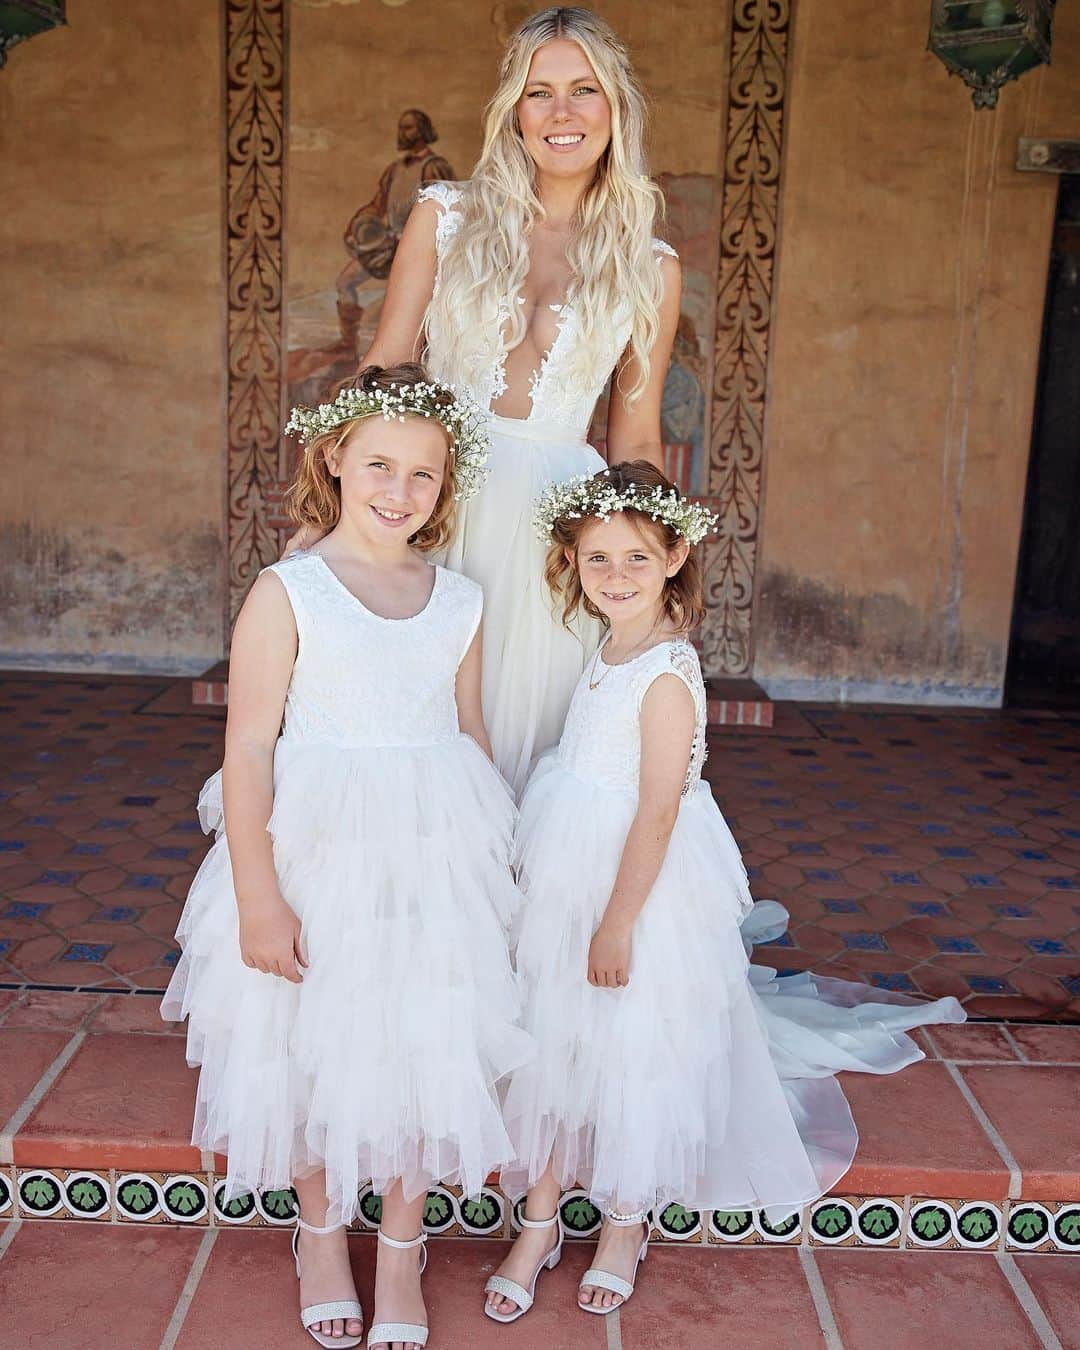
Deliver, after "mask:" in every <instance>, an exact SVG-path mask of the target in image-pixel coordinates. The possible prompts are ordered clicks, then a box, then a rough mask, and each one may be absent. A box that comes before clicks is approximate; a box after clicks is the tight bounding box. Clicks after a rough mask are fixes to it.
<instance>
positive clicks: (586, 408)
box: [419, 182, 677, 436]
mask: <svg viewBox="0 0 1080 1350" xmlns="http://www.w3.org/2000/svg"><path fill="white" fill-rule="evenodd" d="M463 195H464V194H463V192H462V189H461V188H460V187H459V186H458V185H457V184H456V183H447V182H438V183H429V184H428V185H427V187H425V188H423V189H422V191H421V192H420V196H419V200H420V201H433V202H435V203H437V205H438V207H439V218H438V224H437V226H436V231H435V252H436V255H437V257H438V259H439V262H440V264H441V261H442V258H443V256H444V254H445V251H446V245H447V243H448V241H449V240H450V239H451V238H452V237H453V236H454V234H455V233H456V232H457V230H458V228H459V226H460V225H461V221H462V215H461V210H460V205H459V204H460V202H461V199H462V196H463ZM653 251H654V253H655V255H656V257H657V259H659V258H660V257H662V256H663V255H664V254H670V255H671V256H672V257H675V256H677V255H676V254H675V250H674V249H673V248H672V247H671V246H670V244H665V243H664V242H663V240H660V239H654V240H653ZM436 286H438V278H436ZM551 308H552V309H553V310H554V311H555V312H556V313H557V314H558V316H559V317H558V331H557V334H556V337H555V341H554V343H553V344H552V346H551V347H550V349H549V350H548V352H547V354H546V356H545V357H544V359H543V361H542V362H541V364H540V367H539V369H538V370H535V371H534V372H533V374H532V376H531V379H530V382H529V383H530V391H531V393H532V407H531V409H530V412H529V416H528V418H527V419H526V420H528V421H530V422H544V423H547V424H549V425H552V426H559V427H566V428H567V429H569V430H572V431H573V432H574V433H575V434H576V435H578V436H584V434H585V432H586V431H587V429H588V426H589V422H590V421H591V419H592V415H593V409H594V408H595V407H596V404H597V400H598V399H599V398H600V395H601V394H602V393H603V390H604V385H605V384H606V383H607V380H608V377H609V376H610V374H611V372H612V371H613V370H614V369H615V367H616V365H617V364H618V361H619V358H620V357H621V356H622V354H623V351H624V350H625V349H626V344H627V342H628V341H629V340H630V328H631V321H632V317H633V316H632V314H631V312H630V307H629V305H627V304H623V305H621V306H620V307H619V309H618V311H617V312H616V313H615V314H613V315H612V317H611V322H610V323H609V324H605V325H603V326H602V327H601V328H600V329H599V330H598V331H596V332H595V333H594V335H593V337H592V341H594V342H597V343H600V344H602V348H603V349H602V351H598V352H595V353H593V354H592V355H593V356H594V359H593V360H591V361H584V360H583V359H582V344H583V342H584V341H585V338H584V334H583V333H582V329H581V323H580V317H579V314H578V311H577V309H576V307H575V305H574V302H573V301H572V300H571V301H570V302H569V303H567V304H564V305H552V306H551ZM509 317H510V299H509V298H508V299H507V300H505V301H504V302H503V303H502V304H501V305H500V307H499V315H498V318H499V325H498V331H497V332H495V333H493V335H492V344H491V347H492V350H491V363H490V366H489V367H488V368H487V370H485V371H484V373H483V375H482V376H480V377H478V378H477V379H475V380H474V382H473V384H472V385H471V387H470V389H469V393H470V394H471V395H472V397H473V398H474V399H475V400H476V402H477V403H479V404H480V406H481V407H482V408H490V407H491V405H492V404H493V403H494V402H495V400H496V399H498V398H500V397H501V396H502V395H503V394H504V393H505V392H506V369H505V367H506V350H505V348H504V345H503V342H502V336H501V334H502V329H503V327H504V325H505V323H506V321H507V320H508V319H509ZM430 348H431V350H430V353H429V361H430V363H431V365H432V367H433V372H434V374H436V375H437V376H438V377H439V378H440V379H448V378H450V371H449V364H448V362H447V359H446V356H447V354H448V343H447V342H446V341H443V340H442V335H441V334H440V333H439V332H438V331H434V332H432V333H431V334H430ZM589 371H592V372H594V374H593V375H592V376H590V375H589V373H588V372H589Z"/></svg>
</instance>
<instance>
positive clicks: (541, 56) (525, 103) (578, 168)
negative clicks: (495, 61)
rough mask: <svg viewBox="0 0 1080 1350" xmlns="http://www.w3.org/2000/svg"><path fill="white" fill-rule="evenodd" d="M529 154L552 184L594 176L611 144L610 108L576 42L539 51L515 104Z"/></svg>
mask: <svg viewBox="0 0 1080 1350" xmlns="http://www.w3.org/2000/svg"><path fill="white" fill-rule="evenodd" d="M517 118H518V126H519V127H520V128H521V137H522V140H523V141H524V142H525V149H526V150H527V151H528V152H529V156H530V158H531V159H532V161H533V163H534V164H535V165H536V167H537V169H538V170H539V172H540V173H542V174H546V175H549V176H550V177H552V178H577V177H582V176H584V175H587V174H590V173H591V171H592V169H593V167H594V166H595V165H596V163H597V161H598V160H599V159H600V156H601V155H602V154H603V153H604V151H605V150H606V149H607V147H608V144H609V143H610V141H611V105H610V104H609V103H608V99H607V95H606V94H605V93H604V91H603V89H601V88H600V84H599V81H598V80H597V78H596V75H595V73H594V71H593V68H592V65H591V64H590V62H589V59H588V57H587V56H586V55H585V53H584V51H583V50H582V48H581V47H579V46H578V44H577V43H576V42H571V41H570V40H569V39H568V38H555V39H554V40H553V41H551V42H545V43H544V45H543V46H542V47H538V48H537V49H536V52H535V53H534V54H533V59H532V61H531V62H530V64H529V74H528V77H527V78H526V81H525V88H524V90H523V91H522V95H521V97H520V98H519V99H518V102H517Z"/></svg>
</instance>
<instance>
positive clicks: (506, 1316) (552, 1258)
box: [484, 1210, 565, 1322]
mask: <svg viewBox="0 0 1080 1350" xmlns="http://www.w3.org/2000/svg"><path fill="white" fill-rule="evenodd" d="M552 1224H558V1228H559V1237H558V1241H557V1242H556V1243H555V1246H554V1247H552V1249H551V1251H549V1252H548V1254H547V1255H546V1256H545V1257H543V1258H542V1259H541V1261H540V1264H539V1265H538V1266H537V1267H536V1269H535V1270H534V1271H533V1277H532V1282H531V1283H530V1285H529V1287H528V1289H526V1288H525V1286H524V1285H521V1284H518V1283H517V1281H516V1280H508V1279H507V1278H506V1276H505V1275H492V1277H491V1278H490V1279H489V1280H488V1282H487V1284H485V1285H484V1293H485V1294H501V1295H502V1297H503V1298H512V1299H513V1300H514V1302H515V1303H516V1304H517V1309H516V1311H514V1312H512V1313H498V1312H496V1311H495V1309H494V1308H492V1306H491V1304H490V1303H487V1302H485V1303H484V1312H485V1313H487V1315H488V1317H490V1318H491V1320H492V1321H493V1322H516V1321H517V1320H518V1318H519V1317H524V1316H525V1314H526V1313H527V1312H528V1311H529V1309H530V1308H531V1307H532V1305H533V1300H534V1297H535V1292H536V1281H537V1280H538V1279H539V1278H540V1272H541V1271H542V1270H544V1269H547V1270H554V1269H555V1267H556V1266H557V1265H558V1264H559V1262H560V1261H561V1260H562V1247H563V1237H564V1236H565V1234H564V1232H563V1226H562V1224H561V1223H560V1222H559V1211H558V1210H556V1211H555V1213H554V1214H553V1215H552V1216H551V1218H550V1219H526V1218H522V1220H521V1226H522V1228H550V1227H551V1225H552Z"/></svg>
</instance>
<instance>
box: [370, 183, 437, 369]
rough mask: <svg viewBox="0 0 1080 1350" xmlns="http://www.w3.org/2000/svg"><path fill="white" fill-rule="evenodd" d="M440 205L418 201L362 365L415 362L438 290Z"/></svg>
mask: <svg viewBox="0 0 1080 1350" xmlns="http://www.w3.org/2000/svg"><path fill="white" fill-rule="evenodd" d="M438 218H439V207H438V204H437V203H436V202H417V204H416V205H415V206H414V207H413V209H412V211H411V212H410V214H409V219H408V220H407V221H406V222H405V228H404V230H402V232H401V239H400V241H399V242H398V246H397V252H396V253H395V254H394V263H393V266H392V267H391V268H390V277H389V280H388V281H387V283H386V296H385V298H384V300H383V306H382V312H381V314H380V316H379V326H378V328H377V329H376V330H375V336H374V338H373V339H372V342H371V346H370V347H369V348H368V349H367V351H366V352H365V353H364V355H363V357H362V358H361V360H360V366H361V367H363V366H393V365H397V364H399V363H400V362H402V361H415V360H416V358H417V356H418V354H419V351H420V345H421V328H422V327H423V323H424V314H425V312H426V311H427V307H428V302H429V301H430V300H431V293H432V291H433V290H434V289H435V226H436V224H437V223H438Z"/></svg>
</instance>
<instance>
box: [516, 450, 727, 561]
mask: <svg viewBox="0 0 1080 1350" xmlns="http://www.w3.org/2000/svg"><path fill="white" fill-rule="evenodd" d="M609 475H610V470H609V469H602V470H601V471H600V472H599V473H598V474H595V475H591V476H590V475H589V474H578V475H577V476H576V477H574V478H568V479H566V480H565V481H564V482H562V483H553V484H552V485H551V487H549V488H548V490H547V491H546V492H545V493H544V494H543V496H542V497H541V498H540V499H539V501H538V502H537V504H536V514H535V516H534V517H533V523H534V525H535V526H536V534H537V538H539V539H540V540H541V542H543V543H548V542H549V541H550V539H551V534H552V531H553V529H554V528H555V525H556V523H557V522H558V521H560V520H581V519H583V518H584V517H586V516H596V517H597V518H598V519H599V520H603V521H607V520H609V519H610V518H611V516H612V515H613V514H614V513H615V512H616V511H626V510H633V511H640V512H642V514H643V515H647V516H649V517H650V518H651V519H653V520H655V521H657V522H658V523H659V524H662V525H670V526H671V528H672V529H673V530H676V531H677V532H678V533H679V534H681V535H682V537H683V538H684V539H685V540H686V541H687V543H689V544H698V543H700V542H701V540H702V539H704V538H705V536H706V535H707V534H708V533H709V532H710V531H712V530H715V529H716V526H717V522H718V520H719V516H717V515H716V513H715V512H713V511H710V510H709V509H708V507H706V506H702V505H701V504H700V503H699V502H694V501H690V500H689V498H687V497H683V496H682V495H681V494H680V493H679V491H678V490H677V489H676V488H664V487H661V486H660V485H659V484H657V486H656V487H652V488H645V489H639V488H638V487H637V485H636V484H635V483H631V484H630V485H629V486H628V487H627V488H625V489H624V490H623V491H622V492H619V491H618V490H617V489H616V488H615V487H614V485H613V484H612V483H611V482H610V478H609Z"/></svg>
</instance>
